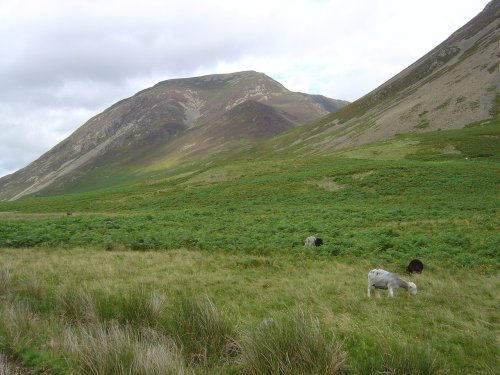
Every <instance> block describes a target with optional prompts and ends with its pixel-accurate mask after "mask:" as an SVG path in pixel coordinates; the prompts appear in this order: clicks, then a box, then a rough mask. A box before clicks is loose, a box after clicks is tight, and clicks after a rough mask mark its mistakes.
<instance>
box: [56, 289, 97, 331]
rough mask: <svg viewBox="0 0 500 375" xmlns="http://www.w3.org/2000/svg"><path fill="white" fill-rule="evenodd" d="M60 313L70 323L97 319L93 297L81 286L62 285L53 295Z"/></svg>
mask: <svg viewBox="0 0 500 375" xmlns="http://www.w3.org/2000/svg"><path fill="white" fill-rule="evenodd" d="M55 298H56V304H57V306H59V309H60V315H61V316H62V317H63V318H64V319H66V320H68V321H70V322H71V323H72V324H76V323H87V322H96V321H97V319H98V318H97V309H96V304H95V300H94V297H93V296H92V295H91V294H90V293H89V292H88V291H87V290H85V289H83V288H75V289H73V288H71V287H64V288H62V289H60V290H59V292H58V293H57V294H56V296H55Z"/></svg>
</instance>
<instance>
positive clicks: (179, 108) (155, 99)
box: [0, 71, 348, 200]
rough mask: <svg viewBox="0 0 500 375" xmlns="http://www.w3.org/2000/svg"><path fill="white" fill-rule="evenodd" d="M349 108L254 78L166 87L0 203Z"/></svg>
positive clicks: (10, 180)
mask: <svg viewBox="0 0 500 375" xmlns="http://www.w3.org/2000/svg"><path fill="white" fill-rule="evenodd" d="M346 104H348V103H347V102H345V101H342V100H334V99H330V98H326V97H324V96H321V95H307V94H303V93H296V92H291V91H289V90H287V89H286V88H285V87H284V86H283V85H281V84H280V83H279V82H277V81H275V80H273V79H272V78H270V77H268V76H266V75H265V74H263V73H257V72H254V71H245V72H238V73H232V74H217V75H207V76H202V77H195V78H186V79H172V80H167V81H164V82H160V83H158V84H156V85H155V86H153V87H151V88H149V89H146V90H143V91H141V92H139V93H137V94H136V95H134V96H132V97H130V98H128V99H124V100H122V101H119V102H118V103H116V104H114V105H113V106H111V107H110V108H108V109H106V110H105V111H104V112H102V113H100V114H98V115H97V116H95V117H93V118H91V119H90V120H89V121H88V122H87V123H85V124H84V125H83V126H81V127H80V128H79V129H77V130H76V131H75V132H74V133H73V134H72V135H71V136H69V137H68V138H67V139H65V140H64V141H62V142H61V143H59V144H58V145H56V146H55V147H54V148H52V149H51V150H50V151H48V152H47V153H45V154H44V155H42V156H41V157H40V158H39V159H38V160H36V161H34V162H33V163H31V164H30V165H28V166H27V167H25V168H23V169H21V170H19V171H17V172H16V173H14V174H12V175H9V176H6V177H4V178H2V179H0V199H3V200H5V199H17V198H19V197H22V196H25V195H29V194H33V193H36V192H38V191H40V190H42V189H44V188H47V187H49V186H54V184H55V185H58V184H59V185H65V184H68V183H70V182H71V181H73V182H74V181H75V180H78V179H79V178H82V177H83V178H84V176H85V175H86V173H87V172H88V171H90V170H94V169H96V168H100V167H103V166H108V167H109V166H110V165H113V168H115V169H119V168H124V167H130V165H134V164H136V165H139V164H140V163H141V162H144V160H157V161H158V160H162V161H163V162H175V161H179V160H186V159H189V158H193V157H200V156H204V155H205V156H206V155H208V154H210V155H214V154H216V153H218V152H221V151H224V150H228V149H231V148H233V147H235V146H236V145H238V144H240V143H241V142H242V141H243V142H252V141H256V140H260V139H265V138H269V137H272V136H274V135H276V134H278V133H280V132H283V131H285V130H289V129H291V128H294V127H296V126H298V125H300V124H302V123H305V122H307V121H310V120H313V119H317V118H319V117H321V116H324V115H325V114H327V113H329V112H330V111H333V110H335V109H338V108H341V107H343V106H344V105H346ZM146 164H147V162H146ZM140 165H141V166H144V163H143V164H140Z"/></svg>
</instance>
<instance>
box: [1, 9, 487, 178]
mask: <svg viewBox="0 0 500 375" xmlns="http://www.w3.org/2000/svg"><path fill="white" fill-rule="evenodd" d="M487 3H488V0H419V1H413V0H412V1H410V0H251V1H237V0H204V1H203V0H140V1H137V0H135V1H128V0H121V1H119V0H43V1H42V0H0V176H3V175H6V174H9V173H13V172H15V171H16V170H18V169H20V168H22V167H24V166H26V165H28V164H29V163H30V162H32V161H34V160H35V159H37V158H38V157H39V156H41V155H42V154H43V153H45V152H46V151H48V150H49V149H51V148H52V147H53V146H55V145H56V144H57V143H59V142H60V141H62V140H63V139H65V138H66V137H68V136H69V135H70V134H71V133H72V132H73V131H75V130H76V129H77V128H78V127H80V126H81V125H83V124H84V123H85V122H86V121H87V120H88V119H90V118H91V117H93V116H94V115H96V114H98V113H100V112H101V111H103V110H104V109H106V108H107V107H109V106H111V105H112V104H113V103H115V102H117V101H118V100H121V99H124V98H126V97H129V96H132V95H133V94H135V93H136V92H138V91H140V90H142V89H145V88H147V87H150V86H152V85H154V84H155V83H157V82H160V81H163V80H166V79H171V78H182V77H193V76H199V75H205V74H215V73H231V72H236V71H242V70H255V71H259V72H263V73H265V74H267V75H269V76H270V77H272V78H274V79H276V80H277V81H279V82H280V83H282V84H283V85H284V86H285V87H286V88H288V89H289V90H292V91H301V92H306V93H311V94H323V95H326V96H329V97H331V98H335V99H344V100H349V101H354V100H356V99H357V98H359V97H361V96H363V95H364V94H366V93H368V92H369V91H371V90H373V89H375V88H376V87H377V86H379V85H381V84H382V83H384V82H385V81H386V80H388V79H389V78H391V77H392V76H394V75H396V74H397V73H399V72H400V71H401V70H403V69H404V68H405V67H407V66H408V65H410V64H411V63H413V62H414V61H416V60H417V59H418V58H420V57H421V56H423V55H424V54H426V53H427V52H429V51H430V50H431V49H432V48H434V47H435V46H436V45H438V44H439V43H441V42H442V41H444V40H445V39H446V38H447V37H448V36H450V35H451V34H452V33H453V32H454V31H456V30H457V29H458V28H460V27H461V26H463V25H464V24H465V23H467V22H468V21H469V20H470V19H472V18H473V17H474V16H475V15H476V14H477V13H479V12H480V11H481V10H482V9H483V8H484V7H485V6H486V4H487Z"/></svg>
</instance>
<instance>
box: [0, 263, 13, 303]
mask: <svg viewBox="0 0 500 375" xmlns="http://www.w3.org/2000/svg"><path fill="white" fill-rule="evenodd" d="M11 279H12V276H11V273H10V270H9V269H8V268H5V267H0V296H3V295H5V294H7V293H8V292H9V289H10V285H11Z"/></svg>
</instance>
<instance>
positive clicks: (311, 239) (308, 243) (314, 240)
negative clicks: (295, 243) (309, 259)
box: [304, 236, 316, 246]
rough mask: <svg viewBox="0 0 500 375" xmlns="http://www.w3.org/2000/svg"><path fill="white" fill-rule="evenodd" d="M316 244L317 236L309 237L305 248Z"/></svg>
mask: <svg viewBox="0 0 500 375" xmlns="http://www.w3.org/2000/svg"><path fill="white" fill-rule="evenodd" d="M315 243H316V236H309V237H307V238H306V240H305V241H304V245H305V246H311V245H314V244H315Z"/></svg>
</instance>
